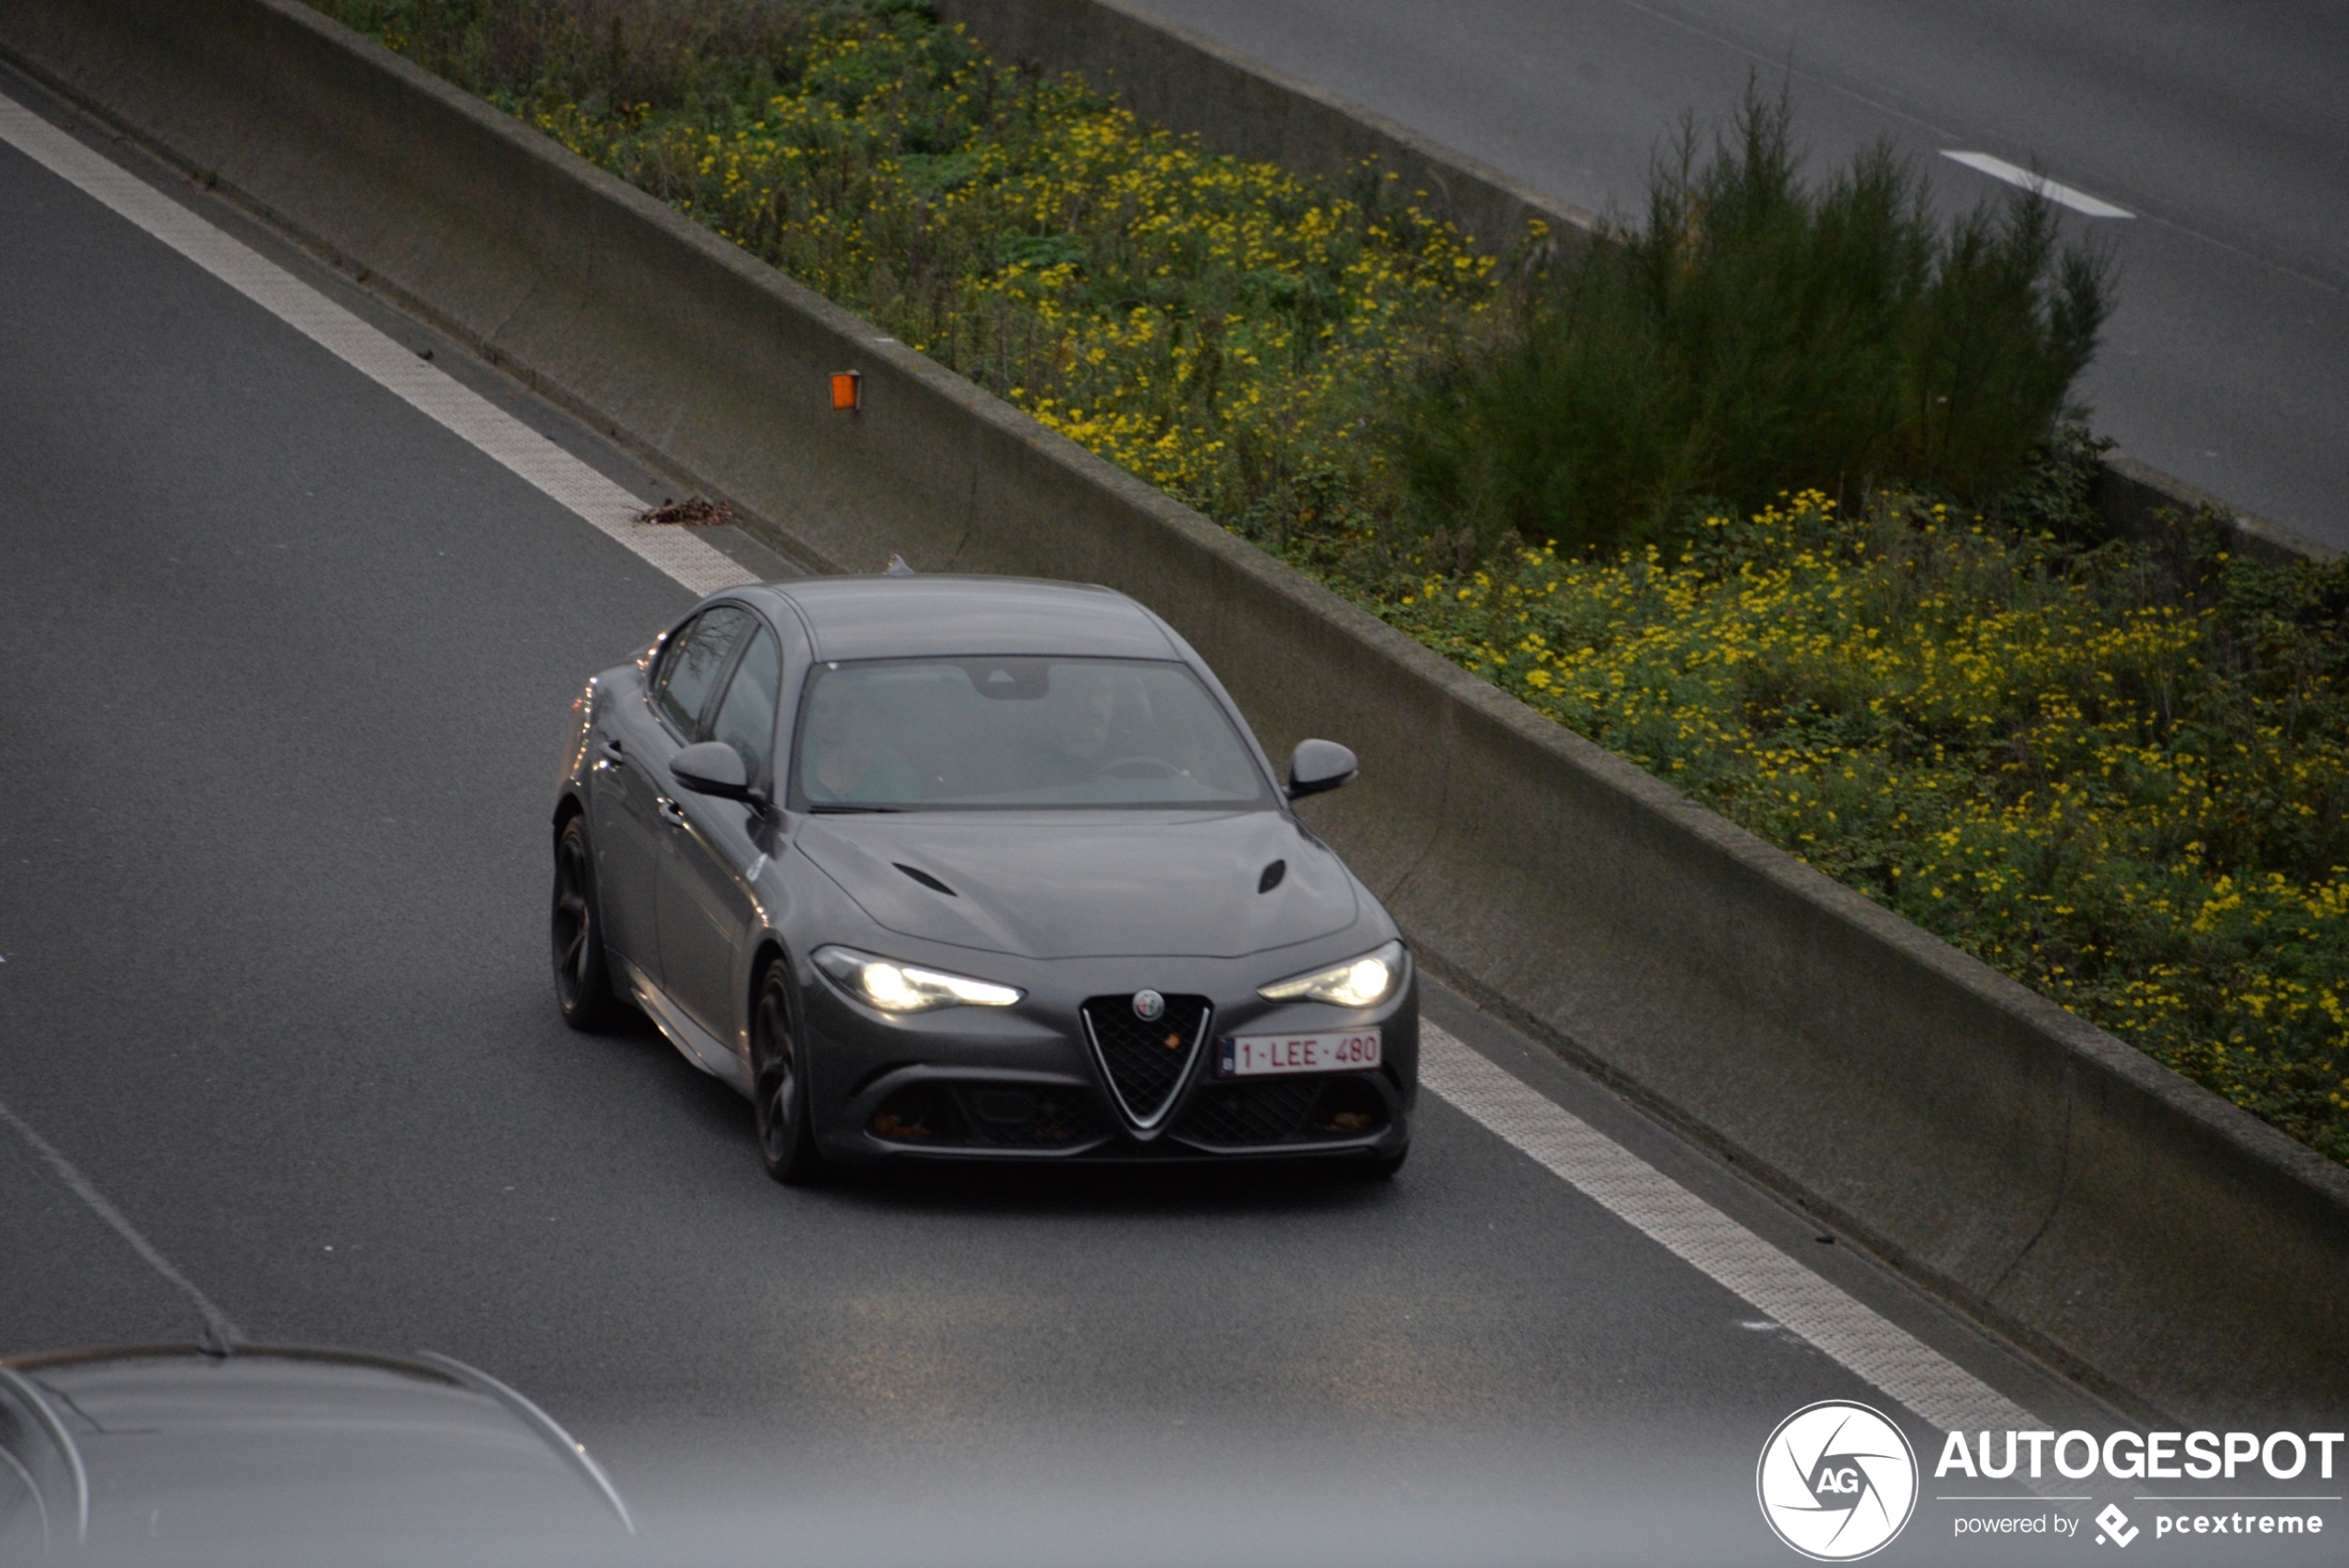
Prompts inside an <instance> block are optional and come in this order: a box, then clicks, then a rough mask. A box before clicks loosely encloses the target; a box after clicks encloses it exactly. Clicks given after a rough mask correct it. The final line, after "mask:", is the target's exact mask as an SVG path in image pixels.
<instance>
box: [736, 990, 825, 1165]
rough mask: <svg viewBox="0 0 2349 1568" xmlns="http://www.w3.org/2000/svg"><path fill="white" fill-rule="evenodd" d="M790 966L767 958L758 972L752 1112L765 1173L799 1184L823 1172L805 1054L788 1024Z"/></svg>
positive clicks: (752, 1027) (753, 1025)
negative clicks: (810, 1107) (809, 1109)
mask: <svg viewBox="0 0 2349 1568" xmlns="http://www.w3.org/2000/svg"><path fill="white" fill-rule="evenodd" d="M791 984H792V981H791V966H790V965H789V964H786V963H785V962H783V961H782V960H781V959H780V958H778V959H770V960H769V961H768V964H767V967H766V968H765V969H763V970H761V971H760V972H759V975H758V989H757V990H756V991H754V992H753V993H752V998H753V999H752V1003H751V1015H750V1060H751V1068H752V1072H753V1077H752V1080H751V1085H752V1093H751V1114H752V1120H753V1121H754V1123H755V1125H756V1129H757V1133H758V1159H759V1163H760V1164H762V1165H764V1166H766V1168H767V1174H768V1175H769V1176H771V1177H773V1178H774V1179H775V1180H776V1181H778V1182H782V1183H783V1184H784V1185H785V1186H787V1187H801V1186H806V1184H807V1183H809V1182H813V1181H815V1180H816V1179H817V1177H818V1176H819V1175H821V1174H822V1173H823V1169H824V1157H823V1156H822V1155H821V1154H820V1153H818V1151H817V1148H816V1129H815V1126H814V1123H813V1121H812V1119H811V1118H810V1117H809V1116H808V1113H807V1058H806V1053H805V1052H804V1051H802V1050H801V1049H800V1046H799V1039H798V1036H797V1035H795V1034H794V1033H793V1029H792V1023H791Z"/></svg>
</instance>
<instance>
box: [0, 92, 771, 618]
mask: <svg viewBox="0 0 2349 1568" xmlns="http://www.w3.org/2000/svg"><path fill="white" fill-rule="evenodd" d="M0 141H6V142H7V143H8V144H9V145H10V146H12V147H15V148H16V149H17V150H18V152H20V153H24V154H25V155H26V156H27V157H29V158H31V159H32V161H33V162H35V163H37V164H39V165H42V166H43V168H45V169H47V170H49V172H51V173H52V174H55V176H57V177H58V178H61V179H63V180H65V181H66V182H67V183H68V184H70V185H72V186H74V187H75V188H77V189H78V190H81V191H83V192H84V193H86V194H88V195H90V196H92V197H93V198H95V199H96V200H97V201H98V202H102V203H104V204H105V206H107V207H109V208H112V209H113V210H114V211H115V212H116V213H117V214H120V215H121V216H123V217H125V218H127V219H129V221H130V222H131V223H133V224H135V225H137V226H138V227H140V228H141V229H144V230H145V231H146V232H147V233H149V234H151V235H153V236H154V238H155V239H160V240H161V241H163V242H164V243H165V244H166V245H168V246H170V247H171V248H172V249H173V250H175V251H178V252H179V253H180V254H181V255H183V256H185V257H187V258H188V260H190V261H191V262H193V263H196V265H198V266H200V267H202V268H203V270H204V271H206V272H208V273H210V274H212V276H215V277H216V278H218V279H219V280H220V281H221V282H223V283H225V284H227V285H228V287H229V288H234V289H235V290H236V291H237V292H238V293H240V294H242V295H243V296H244V297H245V298H246V299H248V300H252V302H253V303H254V304H256V305H259V306H260V307H261V308H262V309H263V310H264V311H267V312H269V313H270V314H271V315H274V316H276V317H277V319H278V320H280V321H282V322H284V323H285V324H286V325H289V326H291V327H292V328H294V330H296V331H297V332H300V333H301V334H302V335H303V336H304V337H308V338H310V339H311V340H312V341H313V342H314V343H316V344H318V345H319V346H320V347H321V348H323V349H326V351H327V352H329V353H331V354H333V355H334V356H335V357H336V358H337V359H339V360H341V361H343V362H344V363H346V364H348V365H350V366H351V368H352V369H354V370H356V371H358V372H359V374H362V375H364V376H365V377H367V379H369V380H370V381H373V382H375V384H376V385H377V386H382V387H384V388H385V389H387V391H389V392H391V393H393V394H394V395H395V396H397V397H399V398H401V399H403V400H404V401H406V402H407V403H408V404H410V405H411V406H412V407H413V408H414V409H416V410H418V411H419V412H421V413H423V414H424V415H425V417H427V418H429V419H431V420H433V421H435V422H436V423H439V424H441V425H442V426H444V427H446V428H447V429H448V430H449V431H450V432H451V433H452V434H454V435H457V436H459V437H461V439H463V440H465V441H467V442H469V443H471V444H472V445H473V446H474V447H478V448H479V449H480V450H481V451H483V452H484V453H486V454H487V455H488V456H489V457H491V458H492V459H496V460H497V461H498V462H499V463H502V464H503V465H504V466H505V467H507V468H509V469H510V470H512V471H513V472H515V473H516V474H518V475H520V476H521V477H522V478H523V479H524V480H527V481H528V482H529V483H530V484H533V485H535V486H536V487H537V488H538V489H539V490H541V491H543V492H544V493H545V494H546V495H547V496H550V497H552V498H553V499H554V500H555V501H557V502H559V503H560V504H561V505H563V506H565V507H567V508H570V509H571V510H572V511H573V512H576V513H577V514H579V516H581V517H582V518H584V519H585V520H586V521H588V522H589V523H591V524H592V525H594V526H595V527H596V528H597V529H599V530H601V531H602V532H603V533H607V534H609V535H610V536H611V537H612V538H614V539H617V540H618V541H620V543H621V544H622V545H626V546H627V547H628V548H629V549H631V550H633V551H634V552H635V553H636V554H637V555H639V556H641V557H644V558H645V559H646V560H647V561H649V562H651V563H652V564H653V565H654V566H656V567H658V568H659V569H660V570H662V571H664V572H666V573H668V574H669V575H670V577H672V578H674V579H676V580H677V581H678V582H682V583H683V584H684V585H685V586H686V587H687V588H689V589H691V590H692V591H693V592H694V593H695V594H711V593H715V592H717V591H718V590H719V589H720V588H731V587H732V586H734V585H735V584H737V583H741V582H754V581H756V579H755V578H754V576H753V574H752V573H750V572H748V571H745V570H744V569H743V568H742V567H741V566H739V565H738V564H736V563H735V562H734V561H732V559H730V558H728V557H726V556H725V555H723V554H721V553H720V552H719V551H718V550H716V549H714V548H712V547H711V546H710V545H709V544H708V542H707V541H706V540H702V539H697V538H695V536H694V535H693V534H692V533H690V532H688V531H687V530H685V529H683V528H679V527H675V526H670V525H664V524H659V523H644V522H638V521H636V516H637V514H638V513H640V512H642V511H643V510H644V509H645V503H644V501H643V500H642V499H641V498H639V497H638V496H633V495H631V494H630V493H629V492H628V490H627V489H626V488H625V487H623V486H621V485H619V484H613V483H612V482H611V481H610V480H609V479H607V478H605V477H604V476H603V475H602V474H600V473H598V472H596V471H595V470H594V469H593V468H590V467H589V466H588V465H587V464H585V463H584V462H581V461H580V460H579V459H577V458H574V457H572V455H571V454H570V453H569V452H566V451H564V450H563V449H562V448H561V447H558V446H556V445H555V444H554V443H553V442H552V441H549V440H547V438H546V437H545V436H544V435H539V434H538V433H537V432H536V431H535V430H533V429H531V428H530V427H529V426H528V425H526V424H524V423H522V422H521V421H520V420H518V419H516V418H514V417H513V416H512V415H511V414H509V413H507V412H506V411H505V410H502V409H500V408H498V406H497V405H496V404H494V403H492V402H490V401H489V400H488V399H487V398H484V397H482V396H481V395H480V394H478V393H476V392H474V391H473V390H472V389H471V388H470V387H467V386H463V385H461V383H459V382H457V381H455V380H453V379H452V378H450V377H449V374H447V373H445V372H443V371H440V370H438V369H436V368H435V367H434V366H432V365H430V364H428V363H426V362H425V361H424V360H422V359H420V358H418V357H417V356H416V355H415V354H414V353H412V352H411V351H410V350H409V349H406V348H403V347H402V346H401V345H400V344H399V343H397V342H394V341H393V340H392V339H391V338H389V337H386V336H384V334H382V333H380V332H378V331H376V330H375V328H374V327H372V326H369V325H367V324H366V323H365V322H363V321H361V320H360V319H359V318H358V317H357V316H355V315H352V314H351V312H349V311H346V310H344V309H343V308H342V307H341V306H340V305H338V304H336V303H335V302H334V301H333V300H329V299H327V298H326V296H325V295H323V294H321V293H319V292H318V291H317V290H316V289H314V288H311V287H310V286H309V285H308V284H305V283H303V282H301V281H300V280H299V279H297V278H295V277H294V276H292V275H290V274H289V273H288V272H287V271H286V270H285V269H284V268H282V267H279V266H277V264H275V263H271V262H268V261H266V260H264V259H263V258H262V257H261V256H259V255H256V254H255V253H254V252H253V251H252V250H250V249H248V248H247V247H246V246H244V245H242V244H240V243H239V242H238V241H237V240H235V239H231V238H229V237H228V235H227V234H224V233H222V232H221V231H220V230H219V229H217V228H215V227H213V226H212V225H211V224H209V223H207V222H205V221H204V220H203V218H201V217H198V216H197V215H196V214H193V213H191V212H190V211H188V209H187V208H185V207H182V206H180V205H179V204H178V202H173V201H172V200H170V199H169V198H168V197H166V196H165V195H164V194H163V193H162V192H160V191H158V190H155V189H154V187H152V186H150V185H148V184H147V183H146V182H145V181H144V180H141V179H140V178H138V177H137V176H135V175H133V174H131V173H129V171H128V170H126V169H123V168H121V167H118V166H117V165H114V164H112V163H109V162H108V161H107V160H106V159H105V158H103V157H101V156H100V155H99V154H98V153H94V152H92V151H91V150H90V149H89V148H87V147H85V146H83V145H82V144H81V143H80V142H79V141H75V140H74V139H73V138H72V137H70V136H68V135H67V134H66V133H65V132H64V131H62V130H59V129H57V128H56V127H55V126H53V125H51V124H50V123H49V122H48V121H46V120H44V119H43V118H42V117H41V116H38V115H36V114H34V113H33V112H32V111H31V110H30V109H28V108H26V107H25V106H24V105H23V104H18V103H17V102H16V101H15V100H13V99H11V98H8V97H6V96H5V95H0Z"/></svg>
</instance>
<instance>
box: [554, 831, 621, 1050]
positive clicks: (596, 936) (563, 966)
mask: <svg viewBox="0 0 2349 1568" xmlns="http://www.w3.org/2000/svg"><path fill="white" fill-rule="evenodd" d="M553 935H554V939H555V1001H556V1004H557V1005H558V1006H560V1008H561V1009H562V1012H563V1022H564V1023H568V1024H570V1025H571V1026H572V1028H573V1029H577V1030H580V1031H582V1032H584V1033H589V1034H592V1033H594V1032H596V1031H597V1030H602V1029H608V1028H609V1027H611V1025H612V1023H614V1022H615V1020H616V1019H617V1018H618V1016H619V1013H620V1003H619V1001H618V1000H617V999H616V998H613V996H612V994H611V968H610V965H609V962H608V961H607V960H606V959H605V957H604V927H603V919H602V911H601V910H599V909H598V908H597V907H596V856H595V852H594V851H593V850H591V849H590V848H589V847H588V843H587V819H586V818H585V817H584V816H573V817H572V818H571V819H570V820H568V821H567V822H565V823H564V824H563V826H562V831H561V832H560V833H558V834H556V835H555V907H554V920H553Z"/></svg>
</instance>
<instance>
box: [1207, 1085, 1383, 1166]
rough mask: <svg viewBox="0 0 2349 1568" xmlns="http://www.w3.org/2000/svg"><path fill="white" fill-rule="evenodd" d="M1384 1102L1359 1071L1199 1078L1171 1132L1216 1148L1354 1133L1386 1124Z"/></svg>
mask: <svg viewBox="0 0 2349 1568" xmlns="http://www.w3.org/2000/svg"><path fill="white" fill-rule="evenodd" d="M1387 1121H1388V1118H1387V1112H1386V1102H1385V1101H1384V1099H1382V1098H1381V1097H1380V1096H1379V1093H1378V1091H1377V1090H1376V1089H1374V1088H1372V1087H1371V1085H1370V1084H1368V1083H1366V1082H1364V1081H1363V1080H1362V1079H1361V1078H1359V1077H1355V1076H1348V1077H1343V1078H1267V1079H1261V1080H1259V1081H1258V1082H1255V1083H1252V1084H1201V1085H1199V1091H1198V1092H1197V1093H1196V1094H1194V1095H1193V1096H1191V1103H1190V1105H1189V1106H1188V1107H1187V1108H1186V1109H1185V1110H1184V1112H1183V1119H1182V1120H1181V1121H1177V1122H1176V1123H1175V1137H1177V1138H1180V1139H1182V1140H1184V1141H1185V1142H1186V1143H1194V1144H1206V1145H1211V1146H1212V1147H1216V1148H1246V1147H1248V1146H1250V1145H1262V1144H1294V1143H1321V1142H1324V1141H1328V1140H1333V1139H1340V1138H1359V1137H1363V1136H1366V1135H1368V1134H1370V1133H1377V1132H1382V1131H1384V1129H1385V1127H1386V1124H1387Z"/></svg>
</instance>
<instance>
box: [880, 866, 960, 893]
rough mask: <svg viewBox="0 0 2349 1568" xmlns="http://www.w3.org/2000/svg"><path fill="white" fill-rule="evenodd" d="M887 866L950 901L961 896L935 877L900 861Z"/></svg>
mask: <svg viewBox="0 0 2349 1568" xmlns="http://www.w3.org/2000/svg"><path fill="white" fill-rule="evenodd" d="M889 864H892V865H893V866H895V867H896V868H897V869H898V870H900V871H902V872H904V874H905V875H906V876H910V877H912V878H913V879H914V880H915V881H916V882H918V883H920V884H921V885H922V886H923V887H925V888H929V890H930V891H931V892H933V893H943V894H945V895H946V896H947V897H948V898H950V899H954V898H960V897H961V896H962V895H961V894H959V893H957V892H955V891H954V889H953V888H949V887H948V886H947V885H946V884H945V883H943V882H941V881H940V880H939V879H938V878H937V877H935V876H931V875H930V874H929V872H927V871H916V870H915V869H914V868H913V867H912V866H910V865H907V864H905V863H904V861H902V860H893V861H891V862H890V863H889Z"/></svg>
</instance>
